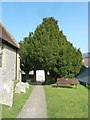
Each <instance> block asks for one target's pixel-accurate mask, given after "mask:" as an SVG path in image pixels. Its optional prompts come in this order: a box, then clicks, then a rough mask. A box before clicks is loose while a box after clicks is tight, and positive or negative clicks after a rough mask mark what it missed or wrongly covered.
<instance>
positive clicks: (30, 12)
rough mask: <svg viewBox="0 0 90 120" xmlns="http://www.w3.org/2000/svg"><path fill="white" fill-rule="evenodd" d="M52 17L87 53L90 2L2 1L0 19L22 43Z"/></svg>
mask: <svg viewBox="0 0 90 120" xmlns="http://www.w3.org/2000/svg"><path fill="white" fill-rule="evenodd" d="M51 16H52V17H54V18H55V19H56V20H58V25H59V28H60V30H63V33H64V34H65V35H66V36H67V39H68V40H69V41H70V42H71V43H73V45H74V47H76V48H80V49H81V51H82V52H87V51H88V2H6V3H5V2H2V16H0V20H1V21H2V22H3V24H4V25H5V26H6V28H7V29H8V30H9V32H10V33H11V34H12V35H13V37H14V38H15V39H16V40H17V41H18V42H19V41H20V40H23V38H24V37H26V36H28V34H29V32H32V31H34V30H35V29H36V27H37V25H39V24H41V22H42V19H43V18H45V17H51Z"/></svg>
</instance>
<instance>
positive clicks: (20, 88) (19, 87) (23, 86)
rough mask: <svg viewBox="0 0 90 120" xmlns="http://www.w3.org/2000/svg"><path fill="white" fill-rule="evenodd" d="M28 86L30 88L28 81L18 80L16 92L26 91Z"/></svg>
mask: <svg viewBox="0 0 90 120" xmlns="http://www.w3.org/2000/svg"><path fill="white" fill-rule="evenodd" d="M26 88H29V84H28V83H24V82H18V83H17V84H16V88H15V93H20V92H24V93H25V92H26Z"/></svg>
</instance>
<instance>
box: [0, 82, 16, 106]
mask: <svg viewBox="0 0 90 120" xmlns="http://www.w3.org/2000/svg"><path fill="white" fill-rule="evenodd" d="M13 89H14V82H13V81H11V80H10V81H9V80H8V81H3V82H0V104H5V105H8V106H10V107H12V104H13Z"/></svg>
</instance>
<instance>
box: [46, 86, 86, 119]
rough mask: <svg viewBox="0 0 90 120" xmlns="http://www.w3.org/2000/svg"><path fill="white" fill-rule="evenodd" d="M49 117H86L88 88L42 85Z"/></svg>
mask: <svg viewBox="0 0 90 120" xmlns="http://www.w3.org/2000/svg"><path fill="white" fill-rule="evenodd" d="M44 89H45V94H46V102H47V114H48V117H49V118H88V89H87V88H85V87H84V86H82V85H78V86H77V89H75V88H65V87H64V88H62V87H58V88H56V87H51V86H44Z"/></svg>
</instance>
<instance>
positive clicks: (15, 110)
mask: <svg viewBox="0 0 90 120" xmlns="http://www.w3.org/2000/svg"><path fill="white" fill-rule="evenodd" d="M32 89H33V86H31V85H30V87H29V89H27V90H26V93H20V94H17V93H14V98H13V107H12V108H10V107H9V106H6V105H2V118H3V119H4V118H16V117H17V115H18V114H19V112H20V111H21V110H22V108H23V105H24V104H25V102H26V101H27V99H28V97H29V96H30V93H31V91H32Z"/></svg>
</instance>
